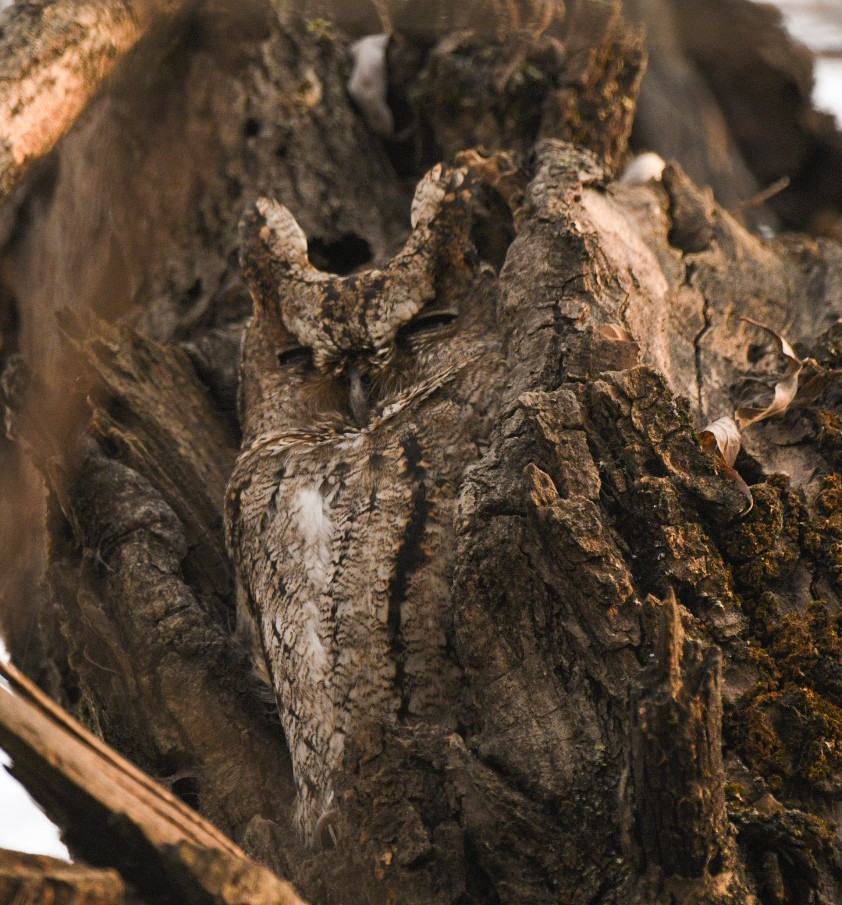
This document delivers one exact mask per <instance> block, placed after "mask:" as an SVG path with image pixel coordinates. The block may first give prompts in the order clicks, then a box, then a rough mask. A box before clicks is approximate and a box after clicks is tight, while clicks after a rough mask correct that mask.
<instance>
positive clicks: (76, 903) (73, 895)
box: [0, 849, 135, 905]
mask: <svg viewBox="0 0 842 905" xmlns="http://www.w3.org/2000/svg"><path fill="white" fill-rule="evenodd" d="M133 901H135V900H134V899H133V897H131V896H130V895H128V894H127V892H126V884H125V883H124V882H123V879H122V878H121V877H120V875H119V874H118V873H117V872H116V871H114V870H99V869H97V868H95V867H88V865H87V864H68V863H67V862H66V861H60V860H58V859H57V858H48V857H46V856H45V855H25V854H23V853H21V852H11V851H6V850H4V849H0V902H17V903H20V905H23V903H27V905H122V903H124V902H125V903H131V902H133Z"/></svg>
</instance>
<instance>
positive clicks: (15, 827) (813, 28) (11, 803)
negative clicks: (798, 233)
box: [0, 0, 842, 857]
mask: <svg viewBox="0 0 842 905" xmlns="http://www.w3.org/2000/svg"><path fill="white" fill-rule="evenodd" d="M11 2H13V0H0V9H3V8H5V7H7V6H9V5H11ZM777 6H778V7H779V8H780V10H781V12H782V13H783V16H784V21H785V24H786V26H787V28H788V30H789V31H790V33H791V34H792V35H793V36H794V37H795V38H796V39H797V40H799V41H801V42H803V43H804V44H806V45H807V46H808V47H809V48H810V49H812V50H813V51H814V52H815V53H816V55H817V60H816V69H815V76H816V83H815V89H814V100H815V104H816V106H817V107H819V108H821V109H823V110H826V111H828V112H831V113H833V114H834V115H835V116H836V119H837V122H839V123H842V0H780V2H778V3H777ZM6 657H7V654H6V650H5V647H4V646H3V644H2V640H1V639H0V658H2V659H6ZM0 681H2V680H0ZM7 764H8V759H7V758H6V757H5V755H4V754H3V752H2V751H0V848H9V849H16V850H19V851H25V852H33V853H42V854H48V855H53V856H57V857H67V851H66V849H65V848H64V846H63V845H62V844H61V842H60V841H59V838H58V833H57V831H56V829H55V827H54V826H53V825H52V824H51V823H50V822H49V821H48V820H47V818H46V817H45V816H44V815H43V814H42V813H41V811H40V810H39V809H38V808H37V806H36V805H35V804H34V803H33V802H32V801H31V799H30V798H29V796H28V795H27V793H26V792H25V791H24V790H23V789H22V788H21V787H20V786H19V785H18V783H17V782H15V780H14V779H12V778H11V776H9V774H8V773H7V772H6V770H5V769H3V767H5V766H6V765H7Z"/></svg>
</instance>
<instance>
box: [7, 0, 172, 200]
mask: <svg viewBox="0 0 842 905" xmlns="http://www.w3.org/2000/svg"><path fill="white" fill-rule="evenodd" d="M182 5H183V0H23V2H20V3H17V4H15V5H14V6H11V7H9V8H8V9H7V10H5V11H4V12H3V13H2V14H0V204H2V203H3V202H4V201H5V200H6V199H7V198H8V197H9V195H10V193H11V192H12V190H13V189H14V188H15V186H16V185H17V184H18V183H19V182H20V180H21V178H22V177H23V176H24V175H25V174H26V172H27V171H28V170H29V169H30V168H31V166H32V164H33V163H35V162H36V161H37V160H39V159H40V158H42V157H43V156H44V155H45V154H47V153H48V152H49V151H50V150H51V149H52V148H53V146H54V145H55V143H56V142H57V141H58V140H59V138H61V136H62V135H64V134H65V132H67V131H68V129H70V127H71V126H72V125H73V123H74V122H75V121H76V119H77V117H78V116H79V114H80V113H81V112H82V110H84V108H85V105H86V104H87V103H88V101H89V100H90V99H91V97H93V95H94V94H95V93H96V92H97V90H98V89H99V87H100V85H101V84H102V82H103V81H104V80H105V78H106V77H107V76H108V75H109V73H111V71H112V70H113V69H114V67H115V65H116V64H117V63H118V62H119V60H120V59H121V58H122V57H123V56H124V55H125V54H126V53H127V52H128V51H129V50H130V49H131V48H132V47H134V45H135V44H136V43H137V42H138V41H139V40H140V38H141V37H143V35H144V34H145V33H146V31H147V30H148V27H149V24H150V23H151V21H152V19H153V18H154V16H155V15H156V14H158V13H172V12H174V11H175V10H177V9H178V8H179V7H180V6H182Z"/></svg>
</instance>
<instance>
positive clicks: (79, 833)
mask: <svg viewBox="0 0 842 905" xmlns="http://www.w3.org/2000/svg"><path fill="white" fill-rule="evenodd" d="M0 677H2V678H3V679H5V680H6V681H7V682H8V683H9V687H8V688H7V687H4V686H3V685H0V744H2V746H3V748H4V749H5V750H6V751H7V752H8V753H9V755H10V756H11V758H12V761H13V768H12V772H13V774H14V775H15V776H17V777H18V778H19V779H20V780H21V781H22V782H23V783H24V784H25V785H26V787H27V789H29V791H30V792H32V794H33V795H34V797H35V798H36V799H37V800H39V801H40V802H41V803H42V804H43V805H44V806H45V807H49V808H50V811H51V813H52V814H53V815H57V814H59V813H61V814H63V816H64V820H63V823H64V825H65V830H66V831H67V833H68V839H69V841H71V842H72V844H74V845H75V846H76V847H77V849H78V850H79V851H81V852H82V853H83V854H85V855H86V856H87V857H89V858H91V859H92V860H95V861H97V862H98V863H101V864H102V863H104V864H111V865H113V866H115V867H117V868H118V869H119V870H120V871H121V872H122V874H123V876H124V877H126V879H128V880H130V881H132V882H133V883H134V884H135V885H136V886H137V888H138V889H140V890H142V891H143V892H144V893H145V894H148V895H150V896H152V897H155V896H158V895H160V894H161V891H162V889H163V890H166V889H169V890H170V892H171V894H172V895H173V896H175V897H176V898H179V897H184V898H185V899H186V900H187V901H200V902H205V903H217V905H237V903H241V902H249V903H250V905H262V903H265V905H304V903H303V902H302V900H301V899H300V898H299V897H298V896H297V895H296V894H295V891H294V890H293V888H292V887H291V886H290V885H289V884H288V883H285V882H284V881H282V880H280V879H278V877H276V876H275V875H274V874H272V873H271V872H270V871H269V870H267V869H266V868H263V867H260V866H259V865H257V864H255V863H254V862H253V861H250V860H249V859H248V858H247V857H246V855H245V853H244V852H242V851H241V850H240V849H239V848H238V847H237V846H236V845H234V843H233V842H231V840H230V839H227V838H226V837H225V836H224V835H223V834H222V833H220V832H219V830H217V829H216V827H214V826H213V825H212V824H210V823H208V821H206V820H205V819H204V818H202V817H200V816H199V814H197V813H196V812H195V811H193V810H192V809H191V808H189V807H187V805H185V804H184V803H183V802H181V801H179V799H178V798H176V797H175V796H174V795H172V794H171V793H169V792H167V791H166V789H164V788H162V787H161V786H159V785H158V784H157V783H156V782H154V781H153V780H151V779H150V778H149V777H148V776H146V775H145V774H144V773H142V772H141V771H140V770H138V769H137V767H135V766H134V765H133V764H130V763H129V762H128V761H127V760H124V759H123V758H122V757H120V755H119V754H117V752H116V751H114V750H112V749H111V748H109V747H108V746H107V745H106V744H105V743H104V742H102V741H100V740H99V739H98V738H96V737H95V736H93V735H91V733H90V732H88V731H87V730H86V729H84V728H83V727H82V726H81V725H80V724H79V723H77V722H76V721H75V720H73V719H71V717H69V716H68V715H67V714H66V713H64V711H63V710H61V708H60V707H58V706H57V705H56V704H54V703H53V702H52V701H50V699H49V698H48V697H47V696H46V695H45V694H44V693H43V692H41V691H40V690H39V689H38V688H37V687H36V686H35V685H34V684H33V683H31V682H30V681H29V680H28V679H27V678H26V677H25V676H24V675H22V674H21V673H20V672H19V671H18V670H17V669H15V668H14V667H13V666H10V665H6V664H2V665H0ZM106 827H107V831H104V830H105V828H106ZM105 881H108V882H110V886H109V887H108V889H109V892H110V893H111V894H112V898H106V897H102V898H101V901H102V902H109V903H114V902H118V901H120V896H121V892H122V890H121V888H120V887H121V886H122V884H121V883H119V878H117V877H116V876H114V875H111V874H105V875H103V882H105ZM2 882H3V873H2V861H0V889H2ZM4 901H5V900H4ZM89 901H96V900H95V899H91V900H89Z"/></svg>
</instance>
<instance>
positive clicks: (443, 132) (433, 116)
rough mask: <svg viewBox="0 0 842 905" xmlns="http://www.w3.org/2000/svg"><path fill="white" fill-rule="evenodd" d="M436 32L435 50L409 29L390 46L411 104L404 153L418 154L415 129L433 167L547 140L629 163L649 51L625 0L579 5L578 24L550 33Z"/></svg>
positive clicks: (402, 100)
mask: <svg viewBox="0 0 842 905" xmlns="http://www.w3.org/2000/svg"><path fill="white" fill-rule="evenodd" d="M433 36H434V38H435V40H433V41H432V46H431V47H430V45H429V44H423V43H422V44H421V45H419V44H418V43H417V42H416V43H413V42H412V32H410V33H409V36H407V35H406V34H399V35H398V36H397V38H396V40H395V41H393V43H392V46H391V48H390V72H391V76H390V84H391V89H392V95H393V107H394V108H395V109H397V110H398V113H399V115H401V111H403V115H404V116H407V115H408V114H407V113H406V111H405V110H404V108H407V110H411V116H410V117H409V123H408V124H407V125H405V126H404V127H403V132H402V137H401V138H400V141H401V142H402V144H401V145H400V146H399V147H398V149H396V151H395V154H396V156H398V157H399V158H400V156H401V155H405V154H406V153H408V152H407V150H406V148H405V147H404V145H405V144H406V143H407V137H406V135H407V133H408V134H409V135H410V136H412V138H413V140H414V144H415V149H414V153H415V155H416V156H418V157H419V158H420V159H421V160H422V161H423V162H427V164H428V165H429V163H432V162H433V161H435V160H438V159H439V158H440V157H441V156H444V157H445V158H448V157H452V156H453V155H455V154H456V153H458V152H459V151H460V150H462V149H464V148H468V147H478V148H483V149H484V150H486V151H495V150H501V149H502V150H507V151H518V152H520V153H522V154H528V153H529V152H530V150H531V148H532V146H533V144H534V143H535V141H536V140H537V139H538V138H560V139H565V140H568V141H573V142H575V143H577V144H579V145H580V146H582V147H585V148H588V149H589V150H592V151H593V152H594V153H596V154H597V155H599V156H601V157H602V158H603V159H604V160H605V161H606V162H607V163H608V164H609V166H611V167H612V168H615V167H617V166H619V165H620V164H621V163H622V160H623V157H624V155H625V153H626V149H627V146H628V140H629V135H630V133H631V129H632V121H633V119H634V111H635V108H636V102H637V95H638V91H639V88H640V80H641V78H642V77H643V72H644V70H645V67H646V55H645V51H644V49H643V36H642V34H640V33H638V32H636V31H634V30H631V31H630V30H629V29H628V28H627V27H626V25H625V23H624V21H623V18H622V10H621V5H620V4H619V3H611V4H594V3H581V4H575V9H574V11H573V14H572V15H571V17H570V21H568V22H565V23H564V25H561V24H557V25H555V26H554V27H553V28H551V29H550V30H549V31H543V30H540V29H523V30H520V31H515V32H511V31H509V32H503V33H501V36H500V37H497V39H496V40H494V39H490V38H489V36H488V35H487V34H485V33H484V31H483V30H478V31H477V30H470V31H461V30H456V29H445V28H444V27H440V28H439V29H438V30H437V31H435V32H433ZM416 40H417V39H416ZM428 47H430V49H429V50H428Z"/></svg>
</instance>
